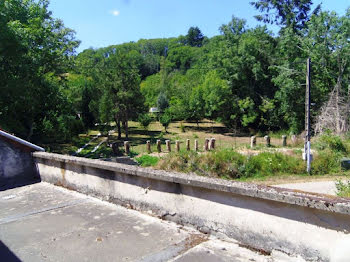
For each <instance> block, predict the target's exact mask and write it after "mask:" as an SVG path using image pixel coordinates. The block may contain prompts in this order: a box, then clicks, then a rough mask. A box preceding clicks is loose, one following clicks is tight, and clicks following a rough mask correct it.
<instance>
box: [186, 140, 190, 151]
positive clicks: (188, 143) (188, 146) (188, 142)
mask: <svg viewBox="0 0 350 262" xmlns="http://www.w3.org/2000/svg"><path fill="white" fill-rule="evenodd" d="M186 149H187V151H190V150H191V147H190V140H189V139H187V140H186Z"/></svg>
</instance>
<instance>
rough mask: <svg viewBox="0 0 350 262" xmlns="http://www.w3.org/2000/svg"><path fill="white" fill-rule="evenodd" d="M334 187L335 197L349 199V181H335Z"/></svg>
mask: <svg viewBox="0 0 350 262" xmlns="http://www.w3.org/2000/svg"><path fill="white" fill-rule="evenodd" d="M335 187H336V188H337V195H338V196H341V197H350V180H348V181H347V182H343V181H341V180H337V181H336V182H335Z"/></svg>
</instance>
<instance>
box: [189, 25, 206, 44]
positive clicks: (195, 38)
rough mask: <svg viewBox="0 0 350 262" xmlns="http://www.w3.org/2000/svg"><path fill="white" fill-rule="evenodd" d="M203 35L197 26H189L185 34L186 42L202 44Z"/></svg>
mask: <svg viewBox="0 0 350 262" xmlns="http://www.w3.org/2000/svg"><path fill="white" fill-rule="evenodd" d="M203 40H204V35H203V34H202V32H201V30H200V29H199V28H198V27H190V29H188V32H187V35H186V43H187V44H188V45H190V46H196V47H201V46H202V45H203Z"/></svg>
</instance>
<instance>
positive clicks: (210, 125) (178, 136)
mask: <svg viewBox="0 0 350 262" xmlns="http://www.w3.org/2000/svg"><path fill="white" fill-rule="evenodd" d="M181 126H182V127H181ZM183 131H184V132H183ZM116 136H117V134H116V133H115V134H113V136H112V138H111V139H112V140H113V141H116ZM206 138H215V139H216V147H217V148H220V149H224V148H242V149H244V148H248V147H249V145H250V136H249V135H247V134H246V135H242V134H235V133H234V132H233V131H232V130H229V129H227V128H226V127H225V126H223V125H222V124H220V123H216V122H212V121H208V120H204V121H201V122H200V123H199V124H198V126H197V124H196V123H191V122H173V123H171V124H170V125H169V127H168V129H167V132H165V131H164V127H163V126H162V125H161V124H160V123H159V122H152V123H151V124H150V125H149V127H148V128H147V129H144V128H142V127H141V126H140V124H139V123H138V122H132V121H130V122H129V139H128V140H129V141H130V143H131V149H132V150H133V151H134V152H137V153H139V154H143V153H146V141H147V140H150V141H151V144H152V146H151V149H152V152H157V148H156V141H157V140H158V139H159V140H161V141H162V150H165V140H167V139H169V140H170V141H171V144H172V149H173V150H174V149H175V141H176V140H179V141H180V142H181V148H185V146H186V140H187V139H190V141H191V142H190V143H191V148H193V147H194V140H195V139H197V140H198V144H199V151H203V146H204V141H205V139H206ZM288 142H289V145H288V147H291V144H290V140H289V141H288ZM271 145H272V148H273V147H277V148H278V147H281V146H282V138H281V137H275V136H272V137H271ZM297 146H298V147H299V148H302V145H301V144H298V145H297ZM261 147H263V148H265V140H264V138H263V137H257V148H256V149H259V148H261Z"/></svg>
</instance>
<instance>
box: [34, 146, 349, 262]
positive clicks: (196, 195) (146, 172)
mask: <svg viewBox="0 0 350 262" xmlns="http://www.w3.org/2000/svg"><path fill="white" fill-rule="evenodd" d="M34 158H35V161H36V163H37V165H38V169H39V172H40V176H41V179H42V180H44V181H47V182H51V183H53V184H56V185H61V186H64V187H67V188H71V189H74V190H77V191H79V192H82V193H86V194H91V195H94V196H98V197H100V198H103V199H105V200H108V201H111V202H115V203H118V204H121V205H124V206H127V207H129V208H134V209H137V210H141V211H145V212H148V213H150V214H153V215H156V216H159V217H162V218H164V219H168V220H172V221H175V222H177V223H181V224H186V225H192V226H195V227H196V228H198V229H199V230H201V231H204V232H211V233H223V234H225V235H227V236H230V237H233V238H235V239H237V240H239V241H241V242H243V243H245V244H246V245H248V246H251V247H254V248H258V249H263V250H265V251H271V250H280V251H283V252H286V253H288V254H299V255H301V256H303V257H304V258H306V259H310V260H312V261H329V260H330V257H331V255H332V252H333V250H336V248H337V247H338V246H341V245H344V246H345V244H347V245H348V244H349V243H350V242H349V243H348V242H347V241H349V232H350V201H349V200H346V199H338V198H328V197H327V196H322V195H312V194H304V193H298V192H294V191H292V190H284V189H276V188H271V187H264V186H258V185H254V184H248V183H240V182H232V181H224V180H219V179H210V178H206V177H199V176H194V175H189V174H181V173H168V172H164V171H157V170H151V169H146V168H141V167H135V166H127V165H122V164H117V163H111V162H103V161H99V160H90V159H84V158H77V157H69V156H63V155H57V154H48V153H34Z"/></svg>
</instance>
